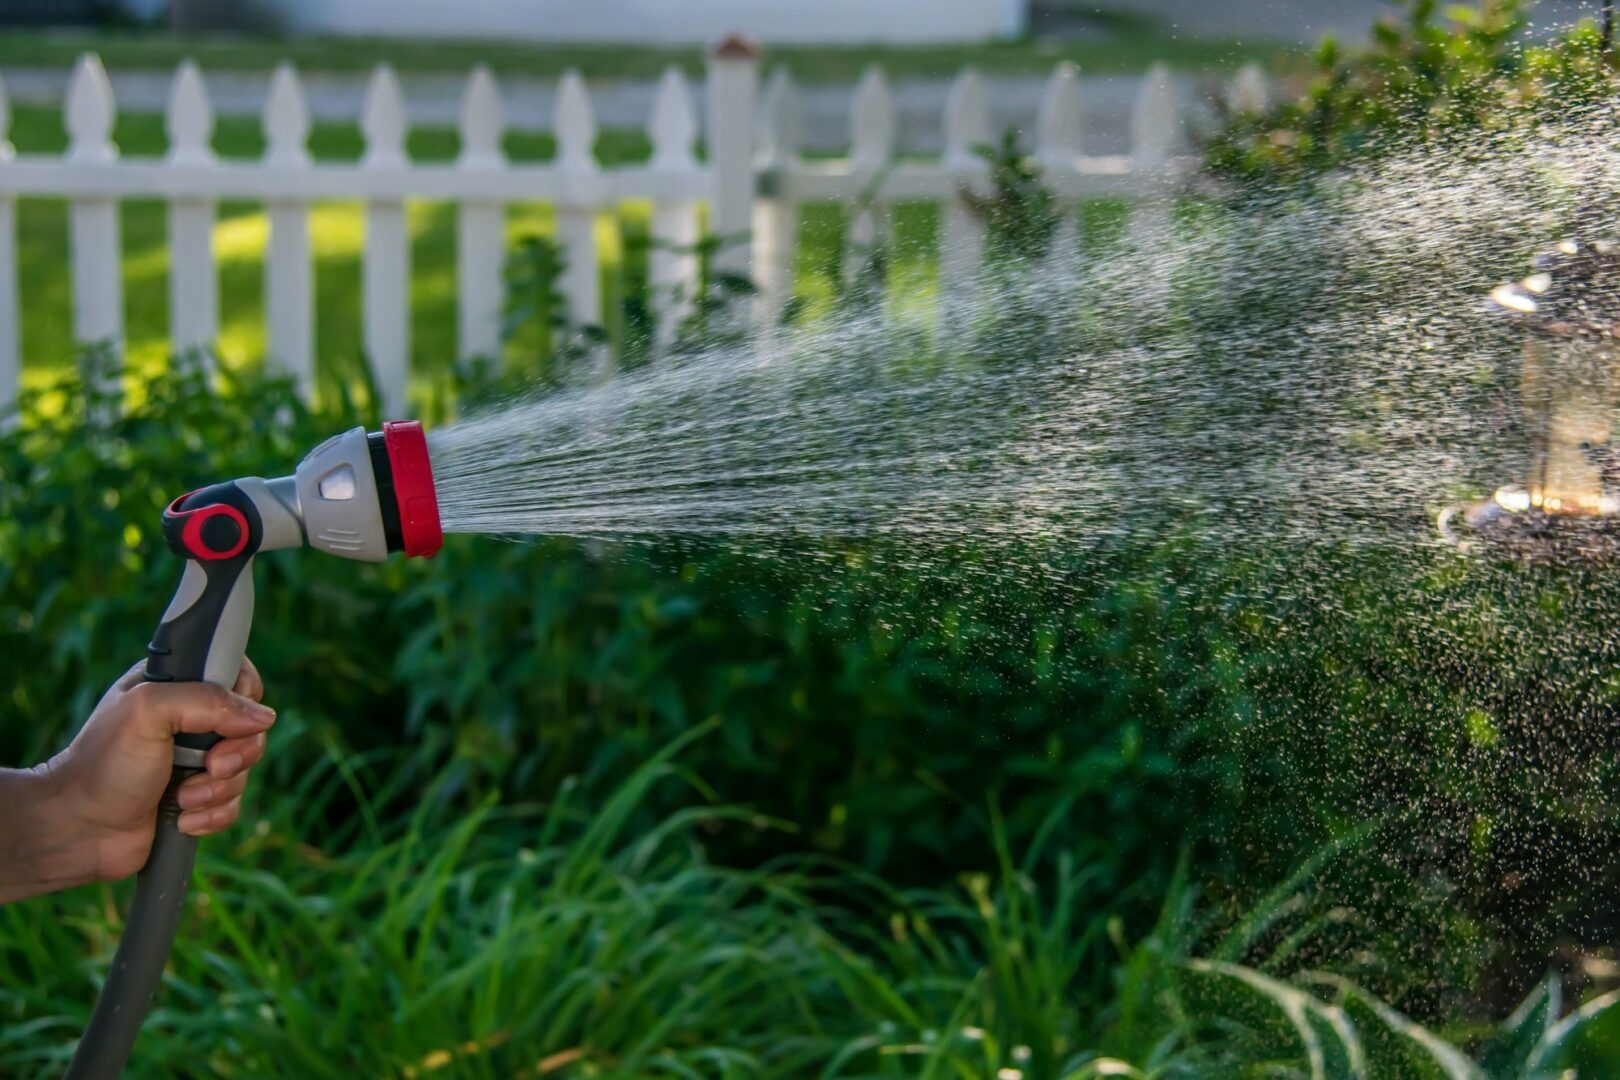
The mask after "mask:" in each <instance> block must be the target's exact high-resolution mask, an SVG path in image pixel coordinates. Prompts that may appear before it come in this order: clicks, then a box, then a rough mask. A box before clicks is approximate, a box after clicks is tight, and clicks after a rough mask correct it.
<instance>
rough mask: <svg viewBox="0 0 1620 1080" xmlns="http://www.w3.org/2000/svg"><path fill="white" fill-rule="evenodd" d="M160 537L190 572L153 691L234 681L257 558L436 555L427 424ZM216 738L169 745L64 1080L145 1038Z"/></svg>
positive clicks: (318, 452) (245, 487)
mask: <svg viewBox="0 0 1620 1080" xmlns="http://www.w3.org/2000/svg"><path fill="white" fill-rule="evenodd" d="M163 537H164V539H165V540H166V541H167V542H168V545H169V547H170V549H171V550H173V551H174V552H175V554H177V555H179V556H181V557H182V558H184V559H185V560H186V564H185V570H184V572H183V573H182V575H181V578H180V587H179V588H178V589H177V590H176V592H175V595H174V599H173V600H172V601H170V603H169V607H168V610H166V611H165V612H164V613H163V618H162V621H161V622H160V623H159V624H158V628H157V632H156V633H154V634H153V635H152V643H151V644H150V645H149V646H147V661H146V678H147V680H148V681H150V682H211V683H215V684H216V685H219V686H224V687H230V686H231V685H233V684H234V683H235V682H236V676H237V673H238V672H239V671H240V670H241V667H242V659H243V656H244V654H245V651H246V648H247V639H248V631H249V629H250V628H251V626H252V622H253V558H254V556H255V555H257V554H259V553H260V552H264V551H282V550H286V549H289V548H299V547H304V546H305V545H308V546H309V547H312V548H315V549H317V550H319V551H324V552H326V553H327V554H330V555H337V556H339V557H341V558H345V559H358V560H361V561H363V562H381V561H383V560H384V559H386V558H387V557H388V556H389V554H390V553H392V552H396V551H402V552H404V553H405V554H406V555H407V556H417V555H419V556H422V557H423V558H429V559H431V558H432V557H433V556H434V555H435V554H436V553H437V552H438V550H439V548H440V546H442V544H443V532H442V530H441V527H440V523H439V505H438V499H437V496H436V494H435V491H434V487H433V468H432V465H431V463H430V461H429V459H428V448H427V440H426V438H425V437H424V435H423V433H422V425H421V424H419V423H416V422H415V421H402V422H394V423H387V424H384V425H383V428H382V430H381V431H379V432H373V433H370V434H368V433H367V432H366V430H365V429H364V428H355V429H354V430H352V431H347V432H344V433H343V434H341V435H336V436H333V437H332V438H330V439H328V440H327V441H326V442H324V443H322V444H321V445H320V446H318V447H316V448H315V449H314V450H313V451H311V452H310V454H309V456H307V457H305V458H304V460H303V461H302V462H301V463H300V464H299V465H298V468H297V470H296V471H295V472H294V473H293V475H291V476H284V477H280V478H278V479H274V480H264V479H261V478H259V477H245V478H243V479H240V480H229V481H226V482H225V483H222V484H214V485H213V486H211V487H205V488H200V489H198V490H197V491H193V492H191V493H190V494H188V495H182V496H181V497H180V498H178V499H176V500H175V501H174V502H173V503H171V504H170V505H169V507H168V508H167V509H166V510H164V512H163ZM218 741H219V736H217V735H212V734H180V735H176V736H175V738H174V744H175V745H174V772H173V774H172V776H171V778H170V781H169V786H168V789H167V791H165V792H164V795H163V801H162V804H161V806H160V807H159V810H158V820H157V832H156V835H155V836H154V837H153V840H152V853H151V855H150V857H149V858H148V860H147V863H146V866H145V868H144V869H142V870H141V872H140V876H139V877H138V878H137V881H136V885H135V897H134V900H133V901H132V903H131V904H130V909H129V915H128V917H127V918H126V920H125V930H124V936H123V939H122V941H120V942H119V945H118V952H117V954H116V955H115V956H114V957H113V963H112V968H111V970H109V971H108V973H107V981H106V983H105V984H104V985H103V986H102V989H101V997H100V998H99V999H98V1000H97V1002H96V1008H95V1012H94V1013H93V1014H92V1015H91V1018H90V1025H89V1027H88V1028H86V1030H85V1033H84V1037H83V1038H82V1039H80V1040H79V1046H78V1049H77V1050H76V1051H75V1052H74V1055H73V1062H72V1064H71V1065H69V1066H68V1070H67V1074H66V1076H67V1077H68V1080H103V1078H112V1077H116V1076H118V1075H119V1074H120V1073H121V1072H122V1071H123V1068H124V1063H125V1061H126V1060H127V1059H128V1058H129V1054H130V1050H131V1049H132V1048H133V1047H134V1045H135V1039H136V1036H137V1035H138V1034H139V1033H140V1027H141V1022H142V1021H143V1020H144V1019H145V1017H146V1011H147V1009H148V1007H149V1006H150V1004H151V1001H152V995H153V993H154V991H156V989H157V986H158V983H159V981H160V980H161V979H162V976H163V968H164V965H165V964H166V963H167V961H168V957H169V950H170V948H171V946H172V945H173V944H174V935H175V928H176V926H177V924H178V921H179V917H180V908H181V904H182V902H183V901H184V899H185V895H186V886H187V884H188V883H189V881H190V879H191V868H192V864H193V862H194V861H195V859H196V854H197V840H196V838H195V837H191V836H186V835H184V834H182V833H181V832H180V830H179V827H178V824H177V822H178V819H179V814H180V808H179V805H178V804H177V803H176V802H175V789H176V788H177V787H178V786H179V784H180V782H181V781H183V780H185V779H186V778H187V777H189V776H192V775H194V774H196V773H198V772H201V771H202V770H203V768H204V760H205V756H206V754H207V752H208V748H209V747H210V746H212V745H213V744H214V743H216V742H218Z"/></svg>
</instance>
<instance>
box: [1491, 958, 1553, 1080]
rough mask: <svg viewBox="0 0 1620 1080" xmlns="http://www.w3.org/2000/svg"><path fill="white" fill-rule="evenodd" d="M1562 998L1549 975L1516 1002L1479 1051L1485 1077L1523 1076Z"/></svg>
mask: <svg viewBox="0 0 1620 1080" xmlns="http://www.w3.org/2000/svg"><path fill="white" fill-rule="evenodd" d="M1562 996H1563V991H1562V987H1561V986H1560V984H1559V982H1558V976H1557V975H1548V976H1547V977H1546V978H1545V979H1543V980H1542V981H1541V983H1540V984H1539V985H1537V986H1536V988H1535V989H1534V990H1532V991H1531V992H1530V995H1529V996H1528V997H1526V998H1525V999H1524V1001H1522V1002H1520V1003H1519V1007H1518V1008H1517V1009H1514V1010H1513V1015H1512V1016H1509V1017H1508V1018H1507V1019H1506V1020H1504V1021H1503V1022H1502V1026H1501V1028H1499V1029H1498V1030H1497V1032H1496V1034H1495V1035H1493V1036H1492V1037H1491V1038H1490V1040H1489V1041H1488V1042H1486V1044H1485V1046H1484V1047H1483V1048H1482V1049H1481V1051H1480V1055H1479V1063H1480V1066H1481V1067H1482V1068H1483V1069H1484V1070H1485V1075H1486V1076H1489V1077H1491V1078H1492V1080H1498V1078H1507V1077H1518V1076H1519V1075H1520V1074H1521V1073H1522V1071H1523V1068H1524V1064H1525V1062H1526V1061H1528V1060H1529V1059H1530V1056H1531V1054H1532V1053H1534V1051H1535V1049H1536V1047H1537V1046H1539V1045H1540V1044H1541V1042H1542V1040H1543V1039H1545V1038H1546V1037H1547V1034H1548V1032H1549V1031H1550V1030H1551V1028H1552V1026H1553V1023H1554V1021H1555V1020H1556V1019H1557V1016H1558V1012H1559V1002H1560V999H1561V998H1562Z"/></svg>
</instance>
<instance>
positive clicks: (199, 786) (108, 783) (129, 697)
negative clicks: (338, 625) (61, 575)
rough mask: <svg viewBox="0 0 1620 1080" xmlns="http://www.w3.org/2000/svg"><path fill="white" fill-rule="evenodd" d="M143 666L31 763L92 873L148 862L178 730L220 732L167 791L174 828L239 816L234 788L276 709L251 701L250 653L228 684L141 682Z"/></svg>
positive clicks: (202, 830) (254, 680)
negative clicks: (201, 759)
mask: <svg viewBox="0 0 1620 1080" xmlns="http://www.w3.org/2000/svg"><path fill="white" fill-rule="evenodd" d="M145 667H146V665H145V663H144V662H143V663H140V664H136V665H135V666H134V667H132V668H130V669H129V671H127V672H125V673H124V675H123V677H122V678H120V679H119V680H118V681H117V682H115V683H114V684H113V685H112V687H111V688H110V689H108V691H107V693H106V694H105V695H103V697H102V699H101V701H100V703H98V704H97V705H96V708H95V710H94V711H93V712H92V713H91V714H90V718H89V719H88V720H86V721H85V724H84V727H83V728H81V729H80V731H79V734H78V735H77V736H76V737H75V738H74V740H73V742H72V744H71V745H70V746H68V748H67V749H66V750H63V751H62V752H61V753H60V754H58V755H56V757H54V758H52V759H51V761H50V762H49V763H48V764H47V765H45V766H41V768H40V769H39V770H37V772H39V773H42V774H43V775H44V777H45V779H46V781H47V782H48V783H49V785H50V787H51V788H52V789H53V790H54V793H55V798H54V799H53V801H54V802H55V804H56V806H57V809H56V810H55V812H54V814H53V816H54V817H56V818H57V819H58V820H59V824H60V826H61V828H62V829H63V830H64V832H65V834H66V835H72V836H74V837H76V839H75V840H74V843H75V844H77V845H80V846H81V851H80V854H81V856H83V857H85V858H87V859H89V860H91V861H90V862H89V864H88V867H87V870H86V872H87V873H88V874H89V875H90V879H91V880H102V881H111V880H116V879H118V878H123V877H128V876H129V875H130V874H133V873H135V872H136V871H137V870H139V869H140V868H141V867H142V866H144V865H145V864H146V858H147V855H148V854H149V853H150V851H151V849H152V837H153V833H154V831H155V829H156V826H157V810H158V802H159V801H160V800H161V799H162V797H163V791H164V788H166V787H167V786H168V783H169V776H170V772H171V769H172V766H173V762H174V736H175V735H176V734H179V733H180V732H212V733H215V734H218V735H220V736H222V738H221V740H220V741H219V742H218V743H216V744H215V745H214V746H213V747H212V748H211V749H210V750H209V751H208V755H207V759H206V763H207V769H206V771H204V772H201V773H198V774H197V775H196V776H192V777H188V778H187V779H186V780H185V781H184V782H183V783H182V784H181V785H180V786H179V788H178V789H177V790H176V792H175V796H176V799H177V801H178V802H179V804H180V810H181V813H180V819H179V823H178V824H179V827H180V831H181V832H184V833H189V834H191V835H193V836H207V835H209V834H210V833H216V832H219V831H220V830H221V829H225V828H228V827H229V826H230V825H231V824H233V823H234V822H235V821H236V819H237V816H238V815H239V814H240V813H241V808H242V790H243V788H244V787H245V786H246V784H247V779H248V774H249V772H250V771H251V770H252V767H253V765H254V764H256V763H257V762H258V761H259V759H260V758H261V757H263V756H264V747H265V734H266V732H267V731H268V729H269V727H270V725H271V724H272V723H273V722H274V721H275V716H276V714H275V713H274V712H273V711H272V710H270V709H268V708H266V707H265V706H263V705H261V704H259V700H260V698H262V697H263V696H264V683H263V682H262V681H261V680H260V678H259V673H258V670H257V669H255V668H254V666H253V663H252V662H251V661H249V660H243V662H242V670H241V672H240V673H239V674H238V675H237V679H236V686H235V688H234V689H233V690H225V689H224V688H223V687H219V686H214V685H212V684H210V683H200V682H198V683H155V682H146V681H145ZM64 854H65V852H64Z"/></svg>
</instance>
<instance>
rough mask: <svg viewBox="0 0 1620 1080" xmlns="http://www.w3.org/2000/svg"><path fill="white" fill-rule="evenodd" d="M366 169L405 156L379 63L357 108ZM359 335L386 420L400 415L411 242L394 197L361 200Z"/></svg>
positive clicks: (390, 85) (392, 81)
mask: <svg viewBox="0 0 1620 1080" xmlns="http://www.w3.org/2000/svg"><path fill="white" fill-rule="evenodd" d="M360 130H361V132H362V133H363V134H364V135H365V139H366V151H365V156H364V157H363V158H362V159H361V164H362V165H363V166H365V167H366V168H369V169H376V170H390V169H393V170H398V169H403V168H405V167H406V166H407V165H408V164H409V162H408V161H407V159H406V157H405V99H404V96H403V95H402V94H401V92H400V88H399V80H398V79H397V78H395V76H394V70H393V68H391V67H389V66H388V65H387V64H382V65H379V66H378V68H377V70H376V71H375V72H373V73H372V76H371V83H370V85H369V86H367V88H366V98H365V101H364V103H363V104H362V105H361V109H360ZM361 281H362V284H361V288H362V297H361V300H362V312H363V314H362V327H361V329H362V334H363V340H364V342H365V349H366V355H367V356H368V357H369V359H370V361H371V365H372V369H371V373H372V378H373V380H374V383H375V385H376V387H377V392H378V395H379V397H380V398H381V405H382V410H383V412H384V414H385V415H387V416H396V417H397V416H404V415H405V413H406V409H407V406H408V404H409V403H408V399H407V394H408V389H409V382H410V360H411V346H410V329H411V307H410V288H411V284H410V282H411V244H410V235H409V232H408V231H407V228H406V223H405V203H404V201H403V200H401V199H397V198H373V199H370V200H368V201H367V202H366V241H365V251H364V256H363V259H362V265H361Z"/></svg>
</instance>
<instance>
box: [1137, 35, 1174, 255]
mask: <svg viewBox="0 0 1620 1080" xmlns="http://www.w3.org/2000/svg"><path fill="white" fill-rule="evenodd" d="M1131 147H1132V154H1131V165H1132V175H1133V176H1134V175H1137V174H1140V179H1139V180H1138V184H1139V185H1140V186H1141V187H1142V188H1143V189H1144V190H1145V191H1147V192H1149V193H1151V194H1153V195H1155V196H1158V198H1155V199H1152V200H1150V201H1146V202H1143V203H1141V204H1140V205H1139V206H1138V207H1137V209H1136V211H1135V212H1134V213H1133V214H1132V215H1131V218H1132V228H1133V229H1135V230H1136V231H1137V233H1138V235H1139V236H1140V237H1144V238H1147V239H1148V241H1149V242H1157V240H1158V239H1159V238H1162V237H1163V236H1165V235H1166V234H1167V232H1168V230H1169V227H1170V205H1169V202H1168V201H1167V200H1166V199H1165V198H1164V196H1167V195H1168V194H1169V192H1170V190H1171V186H1172V185H1173V184H1174V182H1175V180H1176V177H1175V174H1174V168H1173V166H1174V163H1175V161H1176V155H1177V154H1178V153H1179V152H1180V150H1181V149H1182V124H1181V112H1180V108H1179V106H1178V104H1177V101H1176V88H1175V82H1174V80H1173V78H1172V76H1171V74H1170V69H1169V67H1167V66H1166V65H1164V64H1154V65H1153V66H1152V67H1151V68H1149V69H1148V72H1147V75H1146V76H1145V77H1144V78H1143V79H1142V86H1141V89H1140V90H1139V91H1138V92H1137V95H1136V101H1135V103H1134V104H1133V105H1132V108H1131Z"/></svg>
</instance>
